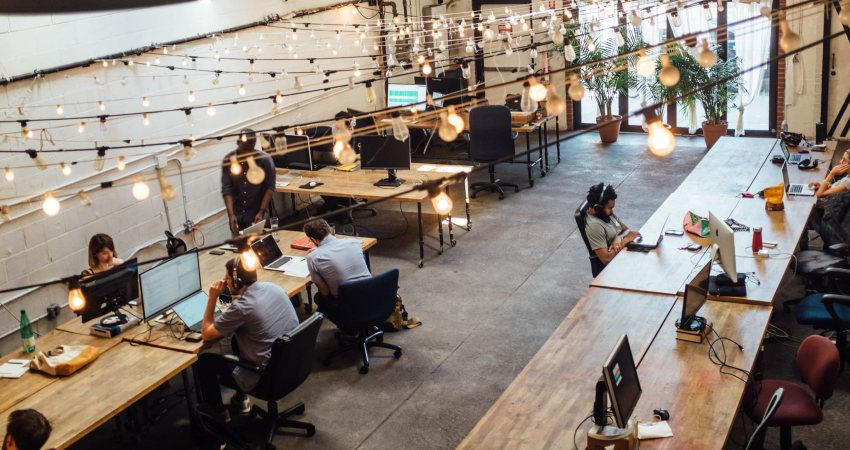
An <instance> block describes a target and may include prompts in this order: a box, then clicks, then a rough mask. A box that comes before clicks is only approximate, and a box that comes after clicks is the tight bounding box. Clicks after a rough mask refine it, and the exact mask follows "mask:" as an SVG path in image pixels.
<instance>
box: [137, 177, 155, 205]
mask: <svg viewBox="0 0 850 450" xmlns="http://www.w3.org/2000/svg"><path fill="white" fill-rule="evenodd" d="M133 180H134V183H133V197H135V199H136V200H144V199H146V198H148V195H150V193H151V188H149V187H148V185H147V183H145V182H144V180H142V177H140V176H138V175H136V177H135V178H134V179H133Z"/></svg>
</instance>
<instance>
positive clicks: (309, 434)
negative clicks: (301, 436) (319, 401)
mask: <svg viewBox="0 0 850 450" xmlns="http://www.w3.org/2000/svg"><path fill="white" fill-rule="evenodd" d="M315 435H316V427H314V426H312V425H310V426H309V427H307V437H313V436H315Z"/></svg>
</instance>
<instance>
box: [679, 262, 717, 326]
mask: <svg viewBox="0 0 850 450" xmlns="http://www.w3.org/2000/svg"><path fill="white" fill-rule="evenodd" d="M710 272H711V264H706V265H705V267H703V268H702V269H701V270H700V271H699V273H697V275H696V276H695V277H694V279H693V280H691V282H690V283H688V284H687V286H685V297H684V299H683V300H682V317H681V318H680V319H679V320H677V321H676V328H678V329H680V330H686V331H699V330H701V329H703V323H704V320H703V319H702V318H701V317H699V316H698V315H697V313H698V312H699V310H700V308H702V305H703V304H705V301H706V299H707V298H708V295H707V294H708V276H709V274H710Z"/></svg>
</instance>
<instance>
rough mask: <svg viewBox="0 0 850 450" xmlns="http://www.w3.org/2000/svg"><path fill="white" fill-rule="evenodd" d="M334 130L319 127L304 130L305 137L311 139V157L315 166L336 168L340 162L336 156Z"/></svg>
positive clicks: (327, 127)
mask: <svg viewBox="0 0 850 450" xmlns="http://www.w3.org/2000/svg"><path fill="white" fill-rule="evenodd" d="M333 133H334V132H333V128H331V127H329V126H326V125H317V126H315V127H313V128H308V129H306V130H304V136H307V137H308V138H310V155H311V156H312V158H313V164H314V166H318V167H323V166H335V165H337V163H338V161H337V160H336V156H334V143H333Z"/></svg>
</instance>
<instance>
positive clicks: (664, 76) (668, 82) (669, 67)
mask: <svg viewBox="0 0 850 450" xmlns="http://www.w3.org/2000/svg"><path fill="white" fill-rule="evenodd" d="M658 81H661V84H663V85H664V86H667V87H673V86H675V85H676V83H678V82H679V69H677V68H676V66H674V65H673V64H670V56H668V55H667V54H666V53H664V54H662V55H661V72H660V73H659V74H658Z"/></svg>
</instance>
